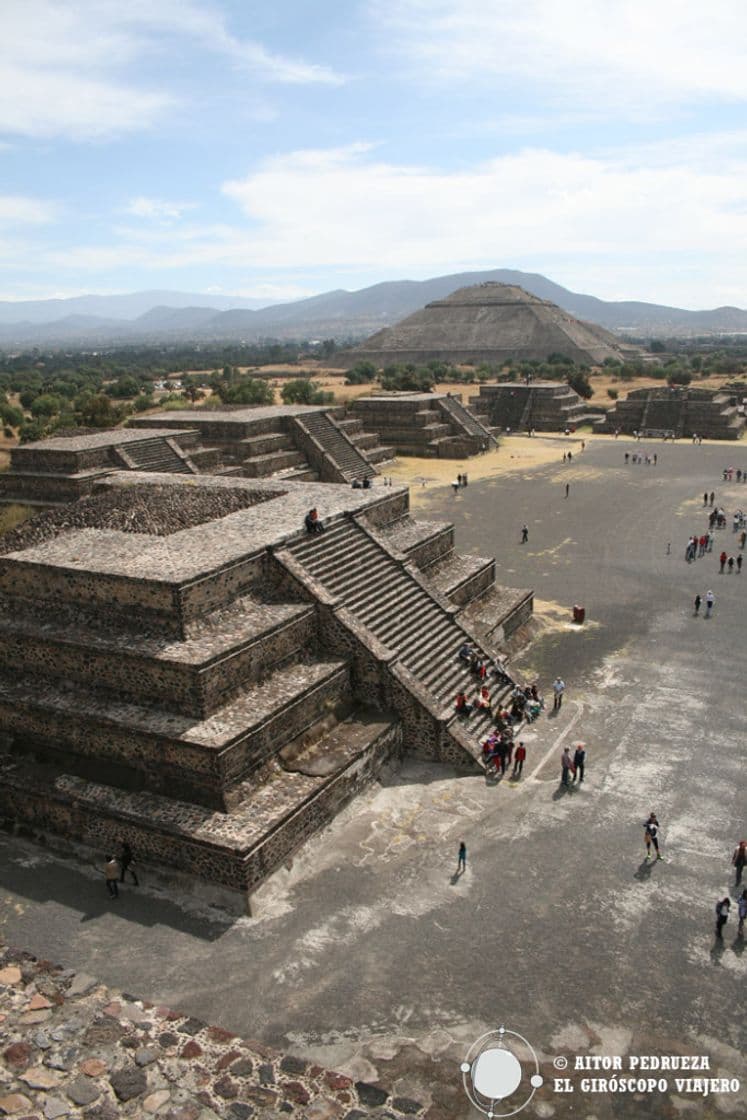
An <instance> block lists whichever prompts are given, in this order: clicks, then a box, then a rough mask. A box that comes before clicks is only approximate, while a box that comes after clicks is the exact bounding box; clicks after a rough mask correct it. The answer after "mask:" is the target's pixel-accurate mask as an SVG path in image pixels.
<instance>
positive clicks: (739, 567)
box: [737, 552, 742, 575]
mask: <svg viewBox="0 0 747 1120" xmlns="http://www.w3.org/2000/svg"><path fill="white" fill-rule="evenodd" d="M741 572H742V553H741V552H740V553H739V555H738V556H737V575H740V574H741Z"/></svg>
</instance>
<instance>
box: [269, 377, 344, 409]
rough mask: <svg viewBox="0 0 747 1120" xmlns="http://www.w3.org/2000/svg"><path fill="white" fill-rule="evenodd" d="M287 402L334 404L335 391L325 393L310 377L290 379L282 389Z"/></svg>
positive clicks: (282, 394)
mask: <svg viewBox="0 0 747 1120" xmlns="http://www.w3.org/2000/svg"><path fill="white" fill-rule="evenodd" d="M280 395H281V397H282V398H283V401H284V403H285V404H332V402H333V401H334V399H335V395H334V393H325V392H323V391H322V390H321V389H320V388H319V386H318V385H317V384H316V383H315V382H314V381H312V380H311V379H310V378H308V377H299V378H297V379H296V380H295V381H288V382H287V384H285V385H283V388H282V389H281V391H280Z"/></svg>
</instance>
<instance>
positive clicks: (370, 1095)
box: [0, 946, 428, 1120]
mask: <svg viewBox="0 0 747 1120" xmlns="http://www.w3.org/2000/svg"><path fill="white" fill-rule="evenodd" d="M0 1039H1V1040H2V1041H1V1042H0V1046H1V1047H2V1049H1V1050H0V1116H10V1117H13V1120H42V1118H43V1120H57V1118H60V1120H61V1118H65V1117H67V1118H69V1120H75V1118H85V1120H118V1118H119V1117H128V1116H131V1117H140V1118H142V1117H149V1116H153V1117H157V1118H159V1120H218V1118H220V1120H268V1118H269V1117H278V1116H288V1117H299V1118H304V1120H367V1118H371V1120H377V1118H380V1120H385V1118H391V1120H405V1118H408V1120H411V1118H417V1117H427V1115H428V1114H427V1112H426V1107H427V1106H426V1105H425V1104H424V1103H422V1102H420V1101H416V1100H413V1099H411V1098H409V1097H398V1096H397V1095H396V1093H393V1092H392V1090H391V1089H390V1088H388V1087H386V1086H384V1085H381V1084H378V1083H377V1084H375V1085H373V1084H367V1083H365V1082H362V1081H359V1082H353V1080H352V1079H351V1078H349V1077H345V1076H344V1075H343V1074H340V1073H335V1072H333V1071H332V1070H327V1069H323V1068H322V1067H321V1066H318V1065H314V1064H313V1063H311V1062H307V1061H305V1060H304V1059H302V1058H296V1057H294V1056H292V1055H288V1054H282V1053H280V1052H278V1051H276V1050H273V1049H270V1048H269V1047H267V1046H265V1045H264V1044H263V1043H261V1042H257V1041H255V1040H246V1039H242V1038H238V1037H237V1036H236V1035H234V1034H232V1033H231V1032H230V1031H227V1030H224V1029H223V1028H222V1027H217V1026H211V1025H210V1024H208V1023H203V1022H202V1021H201V1020H199V1019H194V1018H190V1017H189V1016H188V1015H184V1014H183V1013H182V1012H179V1011H172V1010H171V1009H170V1008H168V1007H161V1006H156V1005H154V1004H152V1003H148V1002H147V1001H145V1000H140V999H137V998H136V997H135V996H132V995H127V994H125V993H122V992H118V991H114V990H112V989H109V988H107V987H105V986H103V985H102V984H99V983H98V981H96V980H95V979H94V978H93V977H91V976H88V975H86V974H84V973H76V972H74V971H73V970H72V969H64V968H61V967H59V966H57V965H54V964H52V963H50V962H49V961H44V960H37V959H36V958H35V957H33V956H32V955H31V954H30V953H26V952H23V951H21V950H18V949H13V948H9V947H3V946H0Z"/></svg>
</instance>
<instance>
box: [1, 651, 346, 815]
mask: <svg viewBox="0 0 747 1120" xmlns="http://www.w3.org/2000/svg"><path fill="white" fill-rule="evenodd" d="M350 700H351V691H350V681H349V677H348V669H347V664H346V663H345V662H343V661H339V660H338V661H329V660H326V661H325V660H309V661H307V662H303V663H300V662H299V663H295V664H293V665H290V666H286V667H283V668H281V669H277V670H276V671H275V672H274V673H272V674H271V675H270V676H269V677H268V678H267V679H266V680H265V681H263V682H262V683H261V684H259V685H256V686H252V687H249V688H248V689H245V690H244V691H243V692H241V693H240V695H239V696H238V697H236V698H235V699H233V700H232V701H230V703H227V704H225V705H224V706H223V707H221V708H220V709H218V711H217V712H215V713H213V714H212V715H211V716H209V717H208V718H207V719H204V720H199V721H196V720H195V718H194V717H192V716H189V715H188V714H186V713H185V714H175V713H173V712H167V711H164V710H161V709H158V708H154V707H147V706H144V705H142V704H134V703H128V702H125V701H117V700H114V699H112V698H107V700H106V702H105V703H104V702H102V697H101V695H100V694H97V693H96V692H94V691H93V690H91V689H87V688H85V687H83V686H81V685H75V684H73V683H66V682H53V681H48V680H41V681H32V680H30V679H29V678H28V677H24V676H21V675H18V674H13V673H8V672H6V671H2V672H0V720H1V721H2V725H3V728H4V729H5V731H6V733H7V734H9V735H11V736H13V738H14V749H30V750H34V751H36V750H40V749H41V747H40V744H42V743H43V744H45V746H44V750H45V751H46V752H47V753H48V754H50V756H54V757H57V758H59V759H61V760H62V761H63V763H64V765H65V766H66V767H67V768H70V767H71V766H72V768H73V772H81V771H82V772H83V773H84V774H86V775H87V776H89V777H90V776H93V777H94V779H95V780H101V775H104V774H106V773H107V772H110V773H111V774H112V775H114V778H113V779H112V778H107V779H106V780H115V782H116V784H117V785H120V786H122V787H123V788H127V787H128V786H129V788H144V789H149V790H153V791H156V792H162V793H166V794H167V795H169V796H173V797H181V798H185V799H187V800H191V801H194V802H195V803H196V804H205V805H211V806H213V807H214V808H223V807H224V805H225V797H226V791H228V790H230V789H232V788H233V787H234V786H235V785H236V784H237V783H238V782H240V781H243V780H244V779H245V778H246V777H247V776H248V775H249V774H251V773H252V772H253V771H255V770H256V769H257V768H258V767H260V766H261V765H263V764H264V763H265V762H266V761H267V760H268V759H269V758H271V757H273V756H274V755H276V754H277V753H278V752H279V751H280V750H281V749H282V747H284V746H285V745H286V744H287V743H288V742H290V741H291V740H292V739H294V738H296V737H297V736H298V735H301V734H302V733H303V732H304V730H305V729H306V728H308V727H310V726H311V725H313V724H314V723H315V722H316V721H317V720H319V719H320V718H321V717H322V716H323V715H324V714H325V713H328V712H330V711H332V710H334V709H335V708H339V707H344V705H345V704H349V702H350ZM51 744H54V746H51ZM76 768H77V769H76ZM97 775H99V776H98V777H97Z"/></svg>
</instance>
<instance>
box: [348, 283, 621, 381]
mask: <svg viewBox="0 0 747 1120" xmlns="http://www.w3.org/2000/svg"><path fill="white" fill-rule="evenodd" d="M553 353H559V354H565V355H566V357H568V358H571V359H572V361H574V362H577V363H587V364H589V365H601V364H602V363H603V362H604V360H605V358H615V359H616V360H621V359H623V358H624V357H625V356H626V355H628V354H638V353H639V351H638V350H637V348H635V347H633V346H630V345H626V344H625V343H623V342H621V341H620V340H619V339H618V338H616V337H615V335H613V334H611V333H610V332H609V331H606V330H604V329H603V328H602V327H598V326H595V325H594V324H593V323H584V322H581V320H579V319H575V318H574V317H573V316H572V315H569V314H568V312H567V311H563V310H562V308H560V307H558V306H557V304H555V303H550V301H549V300H543V299H539V298H538V297H537V296H533V295H532V294H531V293H530V292H527V291H525V290H524V289H523V288H520V287H518V286H517V285H513V284H494V283H486V284H475V285H473V286H471V287H468V288H459V289H458V290H457V291H456V292H452V294H451V295H450V296H447V297H446V299H438V300H434V301H433V302H432V303H429V304H427V305H426V306H425V307H424V308H423V309H422V310H421V311H416V312H415V314H414V315H409V316H408V317H407V318H406V319H403V320H402V321H401V322H400V323H396V324H395V325H394V326H393V327H387V328H385V329H384V330H381V331H378V333H377V334H374V335H372V336H371V338H369V339H367V340H366V341H365V342H362V343H361V344H360V345H359V346H356V347H355V349H353V350H348V351H346V352H341V353H340V354H337V355H336V356H335V357H334V359H333V361H334V363H335V364H336V365H343V364H344V365H349V364H351V363H353V362H356V361H366V360H368V361H372V362H374V363H375V364H376V365H378V366H385V365H389V364H390V363H396V362H427V361H430V360H433V359H437V360H438V361H446V362H452V363H459V362H491V363H494V364H495V363H500V362H505V361H507V360H509V359H514V360H516V361H518V360H520V359H530V358H537V359H540V360H543V361H544V360H546V359H547V358H549V357H550V355H551V354H553Z"/></svg>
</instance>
